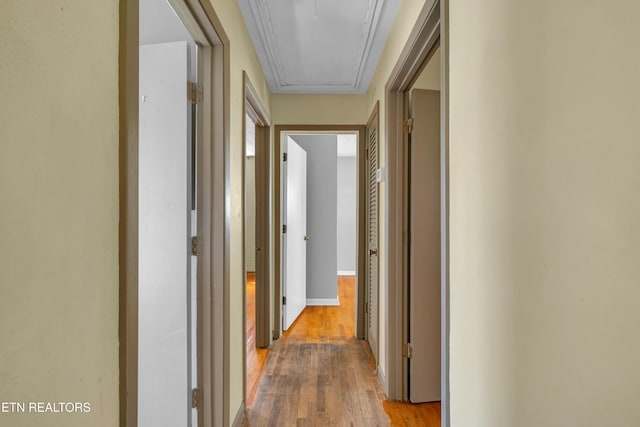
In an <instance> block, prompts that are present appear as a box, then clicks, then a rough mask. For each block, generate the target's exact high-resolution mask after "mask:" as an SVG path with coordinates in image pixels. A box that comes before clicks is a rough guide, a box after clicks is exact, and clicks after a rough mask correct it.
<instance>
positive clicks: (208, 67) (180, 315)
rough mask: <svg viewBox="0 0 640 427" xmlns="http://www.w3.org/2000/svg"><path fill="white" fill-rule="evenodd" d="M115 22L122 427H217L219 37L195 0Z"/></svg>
mask: <svg viewBox="0 0 640 427" xmlns="http://www.w3.org/2000/svg"><path fill="white" fill-rule="evenodd" d="M120 22H121V26H120V57H119V59H120V60H119V64H120V65H119V66H120V245H119V252H120V295H119V296H120V298H119V301H120V316H119V321H120V330H119V335H120V345H119V352H120V405H119V406H120V422H121V424H122V425H139V426H147V425H157V424H164V423H166V422H169V421H168V420H171V421H170V423H171V424H172V425H178V426H196V425H198V426H203V425H213V424H216V425H218V424H220V425H222V424H224V423H225V419H228V414H225V411H224V407H225V397H224V375H225V369H224V363H225V356H224V355H225V352H226V351H228V350H227V348H228V346H227V342H228V340H225V339H224V333H223V332H224V330H223V323H222V320H223V319H224V315H225V303H224V298H225V295H228V292H225V286H228V280H227V281H225V277H224V269H223V268H215V269H213V268H211V265H212V264H216V265H218V266H222V265H223V262H224V260H225V259H227V258H228V257H227V256H226V255H225V250H226V248H225V246H224V241H225V235H228V230H227V229H226V228H225V224H226V223H227V221H225V208H224V206H225V204H224V203H225V202H224V200H225V193H224V189H225V173H224V153H225V151H227V150H228V147H227V146H226V145H227V142H225V141H226V139H225V132H226V129H227V128H228V125H227V122H228V118H227V117H228V114H225V111H227V112H228V91H227V90H226V89H225V87H227V86H228V84H226V83H227V80H228V76H227V75H226V73H224V72H223V71H224V69H225V67H226V66H227V65H228V52H227V48H226V46H227V45H228V39H227V38H226V36H225V35H224V32H222V30H221V26H220V24H219V20H218V18H217V16H216V15H215V12H214V11H213V8H212V7H211V5H210V3H208V2H200V1H197V0H196V1H191V0H169V1H168V2H154V1H148V0H132V1H129V2H122V3H121V4H120ZM196 46H197V47H196ZM196 58H197V60H196ZM214 93H215V94H216V96H215V97H214ZM214 122H215V123H217V126H216V127H215V128H214V126H213V123H214ZM212 153H217V154H216V156H213V155H212ZM196 257H197V259H196ZM214 281H215V282H216V283H222V284H224V286H217V287H215V288H214V287H213V286H212V283H214ZM204 301H213V302H212V304H205V303H204ZM214 343H215V344H214ZM214 345H215V351H214Z"/></svg>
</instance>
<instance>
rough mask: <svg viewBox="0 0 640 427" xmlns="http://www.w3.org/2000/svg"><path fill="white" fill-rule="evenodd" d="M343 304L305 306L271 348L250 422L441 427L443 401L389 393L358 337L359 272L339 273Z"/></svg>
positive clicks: (258, 426) (257, 425) (251, 425)
mask: <svg viewBox="0 0 640 427" xmlns="http://www.w3.org/2000/svg"><path fill="white" fill-rule="evenodd" d="M338 292H339V300H340V306H338V307H306V308H305V309H304V310H303V312H302V314H301V315H300V317H299V318H298V320H297V321H296V322H295V323H294V324H293V325H292V327H291V328H289V330H288V331H286V332H285V333H284V334H283V335H282V337H281V338H280V339H279V340H278V341H276V342H275V343H274V344H273V346H272V348H271V351H270V352H269V355H268V358H267V360H266V364H265V365H264V370H263V373H262V379H261V381H260V383H259V386H258V388H257V393H256V395H255V400H254V401H253V402H254V403H253V406H251V407H248V409H247V416H246V418H245V420H244V424H243V425H244V426H246V427H262V426H268V427H273V426H277V427H279V426H355V427H360V426H363V427H367V426H371V427H380V426H399V427H400V426H411V427H417V426H421V427H439V426H440V403H439V402H437V403H434V404H422V405H412V404H408V403H398V402H388V401H385V400H384V395H383V393H382V388H381V386H380V382H379V380H378V377H377V374H376V371H375V367H376V364H375V360H374V359H373V355H372V354H371V351H370V349H369V346H368V344H367V343H366V342H364V341H360V340H357V339H356V338H355V336H354V315H355V314H354V313H355V311H354V309H355V307H354V301H355V278H353V277H340V280H339V282H338Z"/></svg>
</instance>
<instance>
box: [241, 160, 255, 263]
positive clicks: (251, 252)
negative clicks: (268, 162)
mask: <svg viewBox="0 0 640 427" xmlns="http://www.w3.org/2000/svg"><path fill="white" fill-rule="evenodd" d="M244 171H245V198H244V202H245V205H244V214H245V236H244V237H245V242H244V245H245V255H246V258H245V260H244V262H245V269H246V270H247V271H254V272H255V271H256V251H255V249H256V158H255V157H247V159H246V163H245V169H244Z"/></svg>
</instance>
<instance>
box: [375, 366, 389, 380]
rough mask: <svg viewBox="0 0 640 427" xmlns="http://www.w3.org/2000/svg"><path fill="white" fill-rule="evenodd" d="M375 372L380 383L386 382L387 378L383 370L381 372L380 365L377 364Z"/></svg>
mask: <svg viewBox="0 0 640 427" xmlns="http://www.w3.org/2000/svg"><path fill="white" fill-rule="evenodd" d="M376 374H378V380H380V385H383V384H386V383H387V378H386V377H385V376H384V372H382V368H381V367H380V365H377V369H376Z"/></svg>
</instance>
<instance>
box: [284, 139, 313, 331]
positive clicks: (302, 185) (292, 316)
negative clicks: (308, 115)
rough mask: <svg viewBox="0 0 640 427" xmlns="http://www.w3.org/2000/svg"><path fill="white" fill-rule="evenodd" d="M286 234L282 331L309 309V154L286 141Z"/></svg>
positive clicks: (289, 140)
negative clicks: (303, 311)
mask: <svg viewBox="0 0 640 427" xmlns="http://www.w3.org/2000/svg"><path fill="white" fill-rule="evenodd" d="M284 165H285V166H284V171H285V182H284V184H285V185H284V187H285V188H284V194H285V196H284V200H285V210H284V212H285V217H284V224H286V227H287V230H286V233H285V234H284V246H285V256H284V259H285V277H284V287H283V293H282V295H283V296H284V298H285V301H286V304H284V306H283V310H282V311H283V326H282V327H283V329H285V330H286V329H289V327H290V326H291V324H292V323H293V322H294V321H295V320H296V318H297V317H298V316H299V315H300V313H301V312H302V310H304V308H305V306H306V305H307V243H306V239H307V237H306V234H307V152H306V151H304V150H303V149H302V147H300V146H299V145H298V144H297V143H296V142H295V141H294V140H292V139H291V138H289V137H287V161H286V162H284Z"/></svg>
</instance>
